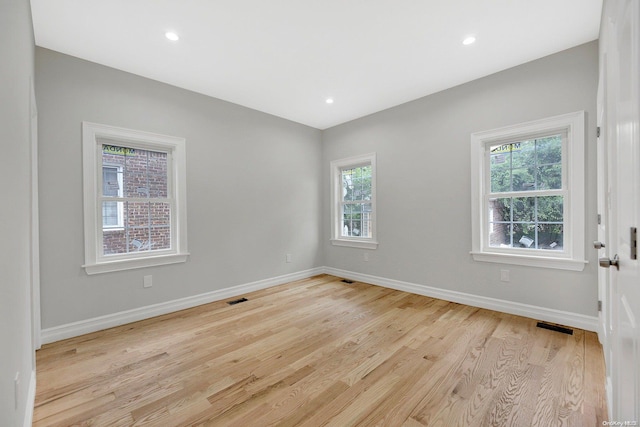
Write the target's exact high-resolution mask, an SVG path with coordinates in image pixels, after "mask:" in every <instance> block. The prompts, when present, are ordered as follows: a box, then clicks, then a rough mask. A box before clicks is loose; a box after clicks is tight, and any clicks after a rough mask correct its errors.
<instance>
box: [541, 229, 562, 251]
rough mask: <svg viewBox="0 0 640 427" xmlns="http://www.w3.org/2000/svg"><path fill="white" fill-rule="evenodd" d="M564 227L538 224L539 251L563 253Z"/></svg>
mask: <svg viewBox="0 0 640 427" xmlns="http://www.w3.org/2000/svg"><path fill="white" fill-rule="evenodd" d="M563 231H564V227H563V225H562V224H546V223H541V224H538V246H539V249H549V250H555V251H561V250H562V249H563V246H564V232H563Z"/></svg>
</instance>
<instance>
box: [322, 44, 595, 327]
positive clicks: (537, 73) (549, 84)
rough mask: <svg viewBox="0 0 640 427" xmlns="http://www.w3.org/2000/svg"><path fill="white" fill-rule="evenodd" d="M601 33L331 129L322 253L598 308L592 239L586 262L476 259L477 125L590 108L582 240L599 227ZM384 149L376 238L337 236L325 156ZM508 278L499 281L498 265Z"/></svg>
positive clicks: (591, 311)
mask: <svg viewBox="0 0 640 427" xmlns="http://www.w3.org/2000/svg"><path fill="white" fill-rule="evenodd" d="M597 83H598V45H597V43H596V42H591V43H588V44H585V45H582V46H578V47H576V48H573V49H569V50H567V51H564V52H560V53H558V54H555V55H551V56H548V57H545V58H542V59H539V60H536V61H533V62H530V63H527V64H524V65H521V66H518V67H515V68H512V69H508V70H506V71H503V72H500V73H497V74H494V75H490V76H488V77H485V78H482V79H479V80H476V81H473V82H470V83H467V84H464V85H461V86H457V87H455V88H452V89H449V90H446V91H443V92H439V93H436V94H434V95H430V96H427V97H424V98H421V99H418V100H416V101H413V102H410V103H407V104H403V105H400V106H398V107H395V108H392V109H389V110H385V111H382V112H379V113H376V114H373V115H370V116H367V117H364V118H361V119H358V120H355V121H352V122H349V123H346V124H343V125H340V126H337V127H334V128H331V129H328V130H326V131H325V132H324V133H323V165H322V172H323V174H324V180H323V181H324V204H325V209H324V234H323V237H324V238H323V242H324V243H323V245H324V246H323V247H324V256H325V265H327V266H330V267H334V268H340V269H345V270H349V271H354V272H358V273H365V274H371V275H374V276H379V277H384V278H391V279H396V280H402V281H406V282H410V283H415V284H422V285H428V286H433V287H437V288H443V289H447V290H454V291H460V292H466V293H469V294H474V295H481V296H486V297H492V298H500V299H504V300H509V301H515V302H520V303H525V304H532V305H536V306H540V307H546V308H552V309H558V310H564V311H569V312H574V313H579V314H585V315H591V316H595V315H596V314H597V313H596V301H597V278H596V265H597V260H596V251H594V250H593V249H588V248H587V252H586V253H587V255H588V260H589V264H588V265H587V267H586V268H585V270H584V271H582V272H570V271H563V270H550V269H539V268H532V267H520V266H513V265H501V264H493V263H481V262H474V261H473V260H472V258H471V255H469V251H470V250H471V217H470V212H471V194H470V191H471V176H470V172H469V168H470V134H471V133H473V132H477V131H482V130H488V129H493V128H497V127H501V126H505V125H510V124H516V123H521V122H525V121H529V120H534V119H540V118H544V117H549V116H553V115H557V114H563V113H569V112H573V111H578V110H585V111H586V112H587V114H586V122H587V129H588V132H587V141H586V145H587V149H586V162H587V164H586V170H587V177H586V183H587V198H586V204H587V206H586V215H587V216H586V223H587V225H586V230H585V233H586V239H585V240H586V242H591V241H592V240H594V239H595V237H596V222H595V218H596V194H595V188H596V175H595V174H596V150H595V147H596V143H595V138H596V137H595V129H596V89H597ZM374 151H375V152H377V165H378V169H377V185H378V191H377V196H378V201H377V209H378V215H377V217H378V229H377V230H378V241H379V242H380V245H379V247H378V249H377V250H373V251H372V250H369V251H368V252H369V257H370V261H369V262H364V260H363V252H365V251H364V250H362V249H353V248H345V247H337V246H332V245H331V244H330V242H329V237H330V216H329V208H328V207H329V203H330V202H329V196H330V189H329V177H328V171H329V162H330V161H331V160H335V159H340V158H344V157H349V156H353V155H358V154H364V153H369V152H374ZM502 268H505V269H508V270H510V272H511V281H510V282H509V283H504V282H501V281H500V269H502Z"/></svg>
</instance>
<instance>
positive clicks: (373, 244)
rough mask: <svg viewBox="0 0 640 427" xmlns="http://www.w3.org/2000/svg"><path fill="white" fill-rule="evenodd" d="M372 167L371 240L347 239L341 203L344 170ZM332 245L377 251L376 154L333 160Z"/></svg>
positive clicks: (361, 238)
mask: <svg viewBox="0 0 640 427" xmlns="http://www.w3.org/2000/svg"><path fill="white" fill-rule="evenodd" d="M363 165H371V224H372V225H371V238H369V237H345V236H342V233H341V232H340V230H341V225H340V224H341V218H340V216H341V215H340V202H341V200H342V197H341V194H342V180H341V172H342V170H343V169H348V168H352V167H358V166H363ZM330 166H331V172H330V173H331V206H332V207H331V229H332V231H331V244H333V245H335V246H348V247H352V248H361V249H377V247H378V242H377V240H376V239H377V234H376V228H377V223H378V221H377V210H376V153H369V154H364V155H361V156H355V157H349V158H346V159H340V160H333V161H332V162H331V165H330Z"/></svg>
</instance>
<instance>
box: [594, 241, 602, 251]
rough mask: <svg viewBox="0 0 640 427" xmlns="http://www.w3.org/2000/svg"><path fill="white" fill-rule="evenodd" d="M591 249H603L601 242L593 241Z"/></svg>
mask: <svg viewBox="0 0 640 427" xmlns="http://www.w3.org/2000/svg"><path fill="white" fill-rule="evenodd" d="M593 247H594V248H595V249H602V248H604V243H602V242H598V241H597V240H595V241H594V242H593Z"/></svg>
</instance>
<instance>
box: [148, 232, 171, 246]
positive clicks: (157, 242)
mask: <svg viewBox="0 0 640 427" xmlns="http://www.w3.org/2000/svg"><path fill="white" fill-rule="evenodd" d="M160 249H171V228H170V227H153V228H152V229H151V243H150V250H152V251H157V250H160Z"/></svg>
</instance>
